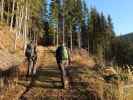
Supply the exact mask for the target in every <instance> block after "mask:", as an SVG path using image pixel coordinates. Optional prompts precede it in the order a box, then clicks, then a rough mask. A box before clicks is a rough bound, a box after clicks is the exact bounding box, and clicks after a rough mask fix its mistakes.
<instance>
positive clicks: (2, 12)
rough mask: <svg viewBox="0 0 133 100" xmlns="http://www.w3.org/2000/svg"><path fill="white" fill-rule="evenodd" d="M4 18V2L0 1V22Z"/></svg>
mask: <svg viewBox="0 0 133 100" xmlns="http://www.w3.org/2000/svg"><path fill="white" fill-rule="evenodd" d="M3 18H4V0H1V21H3Z"/></svg>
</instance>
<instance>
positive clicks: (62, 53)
mask: <svg viewBox="0 0 133 100" xmlns="http://www.w3.org/2000/svg"><path fill="white" fill-rule="evenodd" d="M69 60H70V53H69V51H68V49H67V48H66V47H65V45H64V44H61V45H60V46H59V47H58V48H57V49H56V62H57V64H58V67H59V69H60V71H61V80H62V83H63V88H67V87H68V81H67V72H66V68H67V67H68V62H70V61H69Z"/></svg>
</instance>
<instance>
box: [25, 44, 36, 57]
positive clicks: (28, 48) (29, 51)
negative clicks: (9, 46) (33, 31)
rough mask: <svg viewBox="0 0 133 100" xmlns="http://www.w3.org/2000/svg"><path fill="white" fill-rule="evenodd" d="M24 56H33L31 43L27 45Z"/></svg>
mask: <svg viewBox="0 0 133 100" xmlns="http://www.w3.org/2000/svg"><path fill="white" fill-rule="evenodd" d="M25 55H26V57H28V58H30V57H33V56H34V48H33V46H32V45H31V44H28V45H27V48H26V51H25Z"/></svg>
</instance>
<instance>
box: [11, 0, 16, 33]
mask: <svg viewBox="0 0 133 100" xmlns="http://www.w3.org/2000/svg"><path fill="white" fill-rule="evenodd" d="M15 3H16V0H13V5H12V16H11V23H10V31H11V30H12V27H13V18H14V9H15Z"/></svg>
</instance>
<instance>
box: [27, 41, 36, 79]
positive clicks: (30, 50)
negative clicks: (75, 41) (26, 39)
mask: <svg viewBox="0 0 133 100" xmlns="http://www.w3.org/2000/svg"><path fill="white" fill-rule="evenodd" d="M25 56H26V58H27V61H28V71H27V77H28V76H32V75H35V74H36V69H35V64H36V61H37V51H36V45H35V44H34V42H33V41H31V42H30V43H29V44H27V47H26V51H25Z"/></svg>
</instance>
